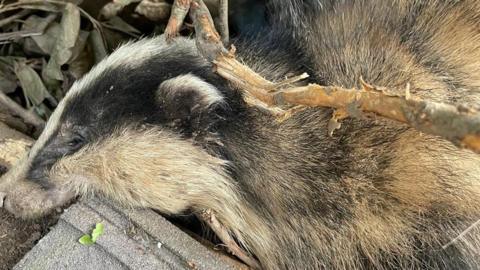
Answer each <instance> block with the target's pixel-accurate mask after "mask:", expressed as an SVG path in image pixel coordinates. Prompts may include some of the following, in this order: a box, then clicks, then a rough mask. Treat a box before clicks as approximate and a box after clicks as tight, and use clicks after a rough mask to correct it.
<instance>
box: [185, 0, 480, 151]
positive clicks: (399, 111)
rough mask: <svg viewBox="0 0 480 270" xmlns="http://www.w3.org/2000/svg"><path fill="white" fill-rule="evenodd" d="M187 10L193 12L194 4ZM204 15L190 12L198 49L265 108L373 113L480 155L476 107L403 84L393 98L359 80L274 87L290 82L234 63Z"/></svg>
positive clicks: (218, 70)
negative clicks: (417, 93) (418, 93)
mask: <svg viewBox="0 0 480 270" xmlns="http://www.w3.org/2000/svg"><path fill="white" fill-rule="evenodd" d="M193 2H201V1H193ZM193 4H194V3H192V6H193ZM192 11H193V12H195V10H193V8H192V10H191V12H192ZM207 13H208V10H206V11H202V17H200V18H196V17H195V16H192V19H193V22H194V25H195V31H196V33H197V35H196V39H197V47H198V49H199V51H200V52H201V53H202V55H203V56H204V57H205V58H207V59H209V60H212V59H213V63H214V64H215V65H216V72H217V73H218V74H220V75H221V76H222V77H224V78H225V79H227V80H229V81H231V82H233V83H235V84H237V85H238V86H239V87H240V88H241V89H242V90H244V91H245V92H247V93H249V94H250V95H251V96H252V97H254V98H256V99H258V100H260V101H261V102H262V103H264V104H266V105H268V106H279V105H285V104H291V105H305V106H324V107H331V108H337V109H343V110H345V111H346V112H348V115H349V116H354V117H362V115H363V114H364V113H374V114H376V115H379V116H382V117H385V118H388V119H392V120H396V121H399V122H402V123H406V124H408V125H409V126H411V127H413V128H415V129H417V130H419V131H422V132H425V133H428V134H432V135H437V136H441V137H443V138H445V139H447V140H449V141H451V142H453V143H454V144H456V145H459V146H461V147H465V148H469V149H471V150H473V151H475V152H477V153H480V112H479V111H477V110H474V109H466V108H465V107H463V106H459V107H455V106H452V105H447V104H443V103H437V102H431V101H426V100H421V99H418V98H411V97H410V93H409V91H408V87H407V89H406V92H405V95H404V96H392V95H390V94H388V93H387V91H386V89H383V88H378V87H374V86H372V85H369V84H367V83H365V82H363V81H361V83H362V89H345V88H342V87H338V86H321V85H318V84H310V85H307V86H302V87H290V88H286V89H279V88H278V87H279V86H282V87H283V86H288V85H290V84H291V82H292V81H291V80H288V79H287V80H286V82H285V83H282V82H280V83H277V84H275V83H273V82H270V81H268V80H266V79H264V78H262V77H261V76H260V75H258V74H257V73H255V72H254V71H253V70H251V69H250V68H249V67H247V66H245V65H243V64H242V63H240V62H239V61H237V60H236V59H235V57H234V54H233V53H232V51H230V52H229V53H228V52H226V49H225V48H224V47H223V46H222V44H221V42H219V37H218V33H216V31H215V28H214V27H213V24H211V23H208V22H209V20H207V19H206V18H204V17H206V16H207V15H209V14H207ZM194 14H195V13H194ZM205 36H207V37H209V38H206V37H205ZM303 77H305V76H302V75H300V76H299V77H298V78H303ZM295 79H297V78H295ZM294 81H296V80H294ZM272 91H273V92H272Z"/></svg>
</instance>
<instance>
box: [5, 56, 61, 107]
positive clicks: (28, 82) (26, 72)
mask: <svg viewBox="0 0 480 270" xmlns="http://www.w3.org/2000/svg"><path fill="white" fill-rule="evenodd" d="M14 70H15V74H16V75H17V78H18V80H19V81H20V86H21V87H22V90H23V93H24V95H25V97H26V98H27V108H30V107H32V106H38V105H40V104H41V103H42V102H43V101H44V100H45V99H48V100H49V101H50V102H52V104H54V105H56V103H57V102H56V100H55V99H54V98H53V97H52V96H51V95H50V93H48V91H47V88H46V87H45V85H44V84H43V82H42V79H40V76H38V74H37V72H35V70H33V68H31V67H29V66H28V65H26V64H25V63H24V62H15V64H14Z"/></svg>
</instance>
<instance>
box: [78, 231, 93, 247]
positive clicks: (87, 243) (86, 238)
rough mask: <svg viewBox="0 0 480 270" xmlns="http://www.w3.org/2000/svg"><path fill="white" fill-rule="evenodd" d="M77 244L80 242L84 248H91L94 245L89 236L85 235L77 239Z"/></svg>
mask: <svg viewBox="0 0 480 270" xmlns="http://www.w3.org/2000/svg"><path fill="white" fill-rule="evenodd" d="M78 242H80V244H82V245H84V246H91V245H93V244H94V243H95V242H94V241H92V238H90V235H88V234H85V235H83V236H82V237H80V239H78Z"/></svg>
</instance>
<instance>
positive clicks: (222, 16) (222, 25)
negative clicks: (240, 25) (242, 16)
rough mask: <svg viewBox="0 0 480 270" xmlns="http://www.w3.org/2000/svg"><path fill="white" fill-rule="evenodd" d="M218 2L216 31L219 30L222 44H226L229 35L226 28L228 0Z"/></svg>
mask: <svg viewBox="0 0 480 270" xmlns="http://www.w3.org/2000/svg"><path fill="white" fill-rule="evenodd" d="M218 2H219V3H218V4H219V6H218V15H219V18H218V20H217V25H218V32H220V36H221V37H222V42H223V45H224V46H228V42H229V37H230V31H229V29H228V0H219V1H218Z"/></svg>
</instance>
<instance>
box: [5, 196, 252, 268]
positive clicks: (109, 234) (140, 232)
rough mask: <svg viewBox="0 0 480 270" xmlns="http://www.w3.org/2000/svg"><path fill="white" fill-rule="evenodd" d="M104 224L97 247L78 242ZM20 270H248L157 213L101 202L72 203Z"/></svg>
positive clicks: (31, 252) (27, 256) (24, 259)
mask: <svg viewBox="0 0 480 270" xmlns="http://www.w3.org/2000/svg"><path fill="white" fill-rule="evenodd" d="M99 222H101V223H103V224H104V226H105V231H104V234H103V235H101V236H100V238H99V239H98V240H97V242H96V243H95V244H94V245H92V246H84V245H81V244H80V243H79V242H78V239H79V238H80V237H81V236H82V235H83V234H86V233H91V231H92V230H93V228H94V227H95V224H97V223H99ZM14 269H15V270H20V269H29V270H30V269H32V270H36V269H39V270H40V269H41V270H45V269H49V270H50V269H52V270H56V269H74V270H76V269H79V270H80V269H92V270H95V269H99V270H100V269H101V270H113V269H142V270H143V269H146V270H148V269H189V270H191V269H209V270H210V269H212V270H213V269H247V267H246V266H244V265H243V264H240V263H238V262H237V261H235V260H232V259H231V258H229V257H226V256H223V255H220V254H219V253H216V252H214V251H212V250H210V249H208V248H207V247H205V246H203V245H202V244H200V243H199V242H197V241H196V240H194V239H193V238H192V237H190V236H189V235H187V234H186V233H184V232H183V231H181V230H180V229H178V228H177V227H176V226H174V225H173V224H171V223H170V222H168V221H167V220H166V219H165V218H163V217H162V216H160V215H158V214H157V213H155V212H153V211H151V210H135V209H125V208H121V207H118V206H116V205H113V204H111V203H109V202H106V201H102V200H99V199H91V200H87V201H83V202H79V203H77V204H74V205H72V206H71V207H70V208H68V209H67V210H65V213H64V214H63V215H62V216H61V218H60V221H59V222H58V224H57V225H56V226H55V227H54V228H53V230H52V231H51V232H50V233H48V234H47V235H46V236H45V237H44V238H43V239H41V240H40V241H39V243H38V244H37V245H36V246H35V247H34V248H33V249H32V250H31V251H30V252H29V253H28V254H27V255H26V256H25V257H24V258H23V259H22V260H21V261H20V262H19V263H18V264H17V265H16V266H15V267H14Z"/></svg>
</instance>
